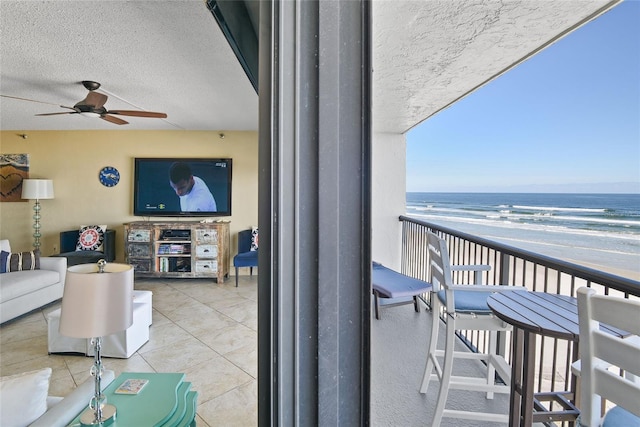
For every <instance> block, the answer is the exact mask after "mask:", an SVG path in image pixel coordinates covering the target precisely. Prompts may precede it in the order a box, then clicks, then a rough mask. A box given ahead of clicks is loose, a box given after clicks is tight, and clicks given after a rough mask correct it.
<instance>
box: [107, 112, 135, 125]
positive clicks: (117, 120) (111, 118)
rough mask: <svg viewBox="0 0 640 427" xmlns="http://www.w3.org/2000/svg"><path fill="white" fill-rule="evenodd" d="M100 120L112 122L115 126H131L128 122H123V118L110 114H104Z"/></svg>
mask: <svg viewBox="0 0 640 427" xmlns="http://www.w3.org/2000/svg"><path fill="white" fill-rule="evenodd" d="M100 118H101V119H102V120H106V121H108V122H111V123H114V124H116V125H127V124H129V122H127V121H125V120H122V119H121V118H119V117H114V116H109V115H108V114H102V115H101V116H100Z"/></svg>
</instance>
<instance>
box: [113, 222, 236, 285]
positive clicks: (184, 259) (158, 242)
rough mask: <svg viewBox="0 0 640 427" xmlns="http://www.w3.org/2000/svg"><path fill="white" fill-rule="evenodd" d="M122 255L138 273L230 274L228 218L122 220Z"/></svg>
mask: <svg viewBox="0 0 640 427" xmlns="http://www.w3.org/2000/svg"><path fill="white" fill-rule="evenodd" d="M124 235H125V255H126V260H127V263H129V264H131V265H133V267H134V271H135V275H136V276H137V277H175V278H206V277H211V278H215V279H216V282H217V283H222V282H224V280H225V278H227V277H228V276H229V259H230V258H229V222H228V221H226V222H222V221H221V222H200V221H181V222H150V221H137V222H130V223H127V224H124Z"/></svg>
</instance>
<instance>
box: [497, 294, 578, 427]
mask: <svg viewBox="0 0 640 427" xmlns="http://www.w3.org/2000/svg"><path fill="white" fill-rule="evenodd" d="M487 304H488V305H489V308H491V310H492V311H493V312H494V313H495V315H496V316H498V317H499V318H500V319H502V320H504V321H505V322H507V323H509V324H511V325H513V337H512V351H513V353H512V360H511V366H512V368H511V369H512V374H511V396H510V407H509V426H510V427H515V426H527V427H529V426H531V425H532V424H533V422H548V421H575V419H576V418H577V417H578V415H579V414H580V411H579V410H578V409H577V408H576V406H575V405H574V403H573V401H575V388H576V384H575V380H574V381H572V387H571V388H572V390H571V391H564V392H550V393H538V394H534V392H533V384H534V371H535V366H534V365H535V357H536V336H535V335H536V334H539V335H544V336H550V337H555V338H561V339H566V340H569V341H572V342H573V351H572V354H573V358H574V359H576V358H577V357H578V335H579V327H578V307H577V300H576V299H575V298H573V297H570V296H566V295H556V294H547V293H545V292H528V291H513V292H499V293H495V294H492V295H491V296H489V298H488V299H487ZM572 400H573V401H572ZM542 401H555V402H557V403H559V404H560V405H561V406H562V408H563V410H561V411H550V410H548V409H547V408H545V407H544V406H543V405H542V403H541V402H542ZM534 409H535V412H534Z"/></svg>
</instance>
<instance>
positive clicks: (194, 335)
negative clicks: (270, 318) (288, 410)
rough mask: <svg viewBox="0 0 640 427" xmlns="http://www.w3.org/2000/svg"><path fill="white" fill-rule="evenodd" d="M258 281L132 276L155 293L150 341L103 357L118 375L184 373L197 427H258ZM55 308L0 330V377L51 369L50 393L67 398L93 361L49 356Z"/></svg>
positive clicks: (250, 279) (21, 318) (17, 320)
mask: <svg viewBox="0 0 640 427" xmlns="http://www.w3.org/2000/svg"><path fill="white" fill-rule="evenodd" d="M256 284H257V276H256V275H254V276H253V277H249V276H241V277H240V281H239V286H238V288H236V287H235V280H232V279H228V280H227V281H226V282H225V283H223V284H220V285H218V284H216V283H212V282H211V281H209V280H203V279H193V280H161V279H153V280H151V279H136V282H135V288H136V289H138V290H150V291H152V292H153V325H152V326H151V329H150V339H149V342H147V343H146V344H145V345H144V346H142V347H141V348H140V349H139V350H138V351H137V352H136V353H135V354H134V355H133V356H131V357H130V358H129V359H114V358H105V359H104V360H103V362H104V365H105V368H106V369H112V370H114V371H115V373H116V376H117V375H119V374H120V373H122V372H184V373H185V374H186V378H187V381H190V382H191V383H192V384H193V386H192V387H193V389H194V390H197V391H198V393H199V395H198V411H197V418H196V421H197V425H198V426H205V427H207V426H209V427H214V426H255V425H257V310H256V304H257V291H256V289H257V288H256ZM59 306H60V303H59V302H57V303H53V304H51V305H48V306H46V307H44V308H42V309H41V310H36V311H34V312H32V313H30V314H28V315H25V316H22V317H20V318H18V319H15V320H13V321H10V322H6V323H5V324H3V325H2V326H0V374H1V375H2V376H5V375H11V374H15V373H19V372H25V371H29V370H34V369H39V368H44V367H51V368H52V369H53V374H52V377H51V383H50V391H49V392H50V394H52V395H57V396H65V395H66V394H68V393H69V392H70V391H71V390H72V389H73V388H75V387H76V386H77V385H78V384H80V383H82V382H84V381H85V380H86V379H88V378H89V368H90V367H91V364H92V360H93V358H89V357H84V356H81V355H53V354H52V355H48V354H47V324H46V315H47V313H49V312H50V311H52V310H55V309H57V308H58V307H59Z"/></svg>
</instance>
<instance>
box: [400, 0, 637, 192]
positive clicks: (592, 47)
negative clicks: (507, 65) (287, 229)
mask: <svg viewBox="0 0 640 427" xmlns="http://www.w3.org/2000/svg"><path fill="white" fill-rule="evenodd" d="M638 22H640V1H638V0H631V1H625V2H623V3H622V4H620V5H619V6H617V7H615V8H614V9H613V10H611V11H609V12H608V13H606V14H604V15H602V16H600V17H599V18H597V19H596V20H594V21H592V22H590V23H588V24H586V25H584V26H582V27H581V28H579V29H578V30H576V31H574V32H573V33H571V34H569V35H568V36H566V37H565V38H563V39H561V40H560V41H558V42H557V43H555V44H554V45H552V46H550V47H549V48H547V49H545V50H543V51H542V52H540V53H539V54H538V55H536V56H534V57H533V58H531V59H530V60H528V61H526V62H525V63H523V64H521V65H519V66H518V67H516V68H515V69H513V70H511V71H509V72H507V73H506V74H504V75H503V76H501V77H499V78H498V79H496V80H494V81H493V82H490V83H489V84H487V85H485V86H484V87H482V88H480V89H479V90H477V91H476V92H474V93H472V94H471V95H469V96H467V97H466V98H464V99H462V100H461V101H459V102H457V103H455V104H454V105H453V106H451V107H449V108H448V109H446V110H444V111H442V112H440V113H438V114H437V115H435V116H433V117H431V118H430V119H428V120H426V121H425V122H424V123H422V124H420V125H418V126H416V127H415V128H414V129H412V130H411V131H409V132H408V133H407V191H445V192H446V191H451V192H453V191H478V192H479V191H488V192H491V191H495V192H502V191H505V192H509V191H513V192H594V193H597V192H631V191H633V192H640V25H638ZM434 158H437V159H438V161H437V162H432V161H430V159H434ZM427 165H428V167H427ZM615 183H634V184H633V185H629V184H627V185H623V186H621V185H616V184H615Z"/></svg>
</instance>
